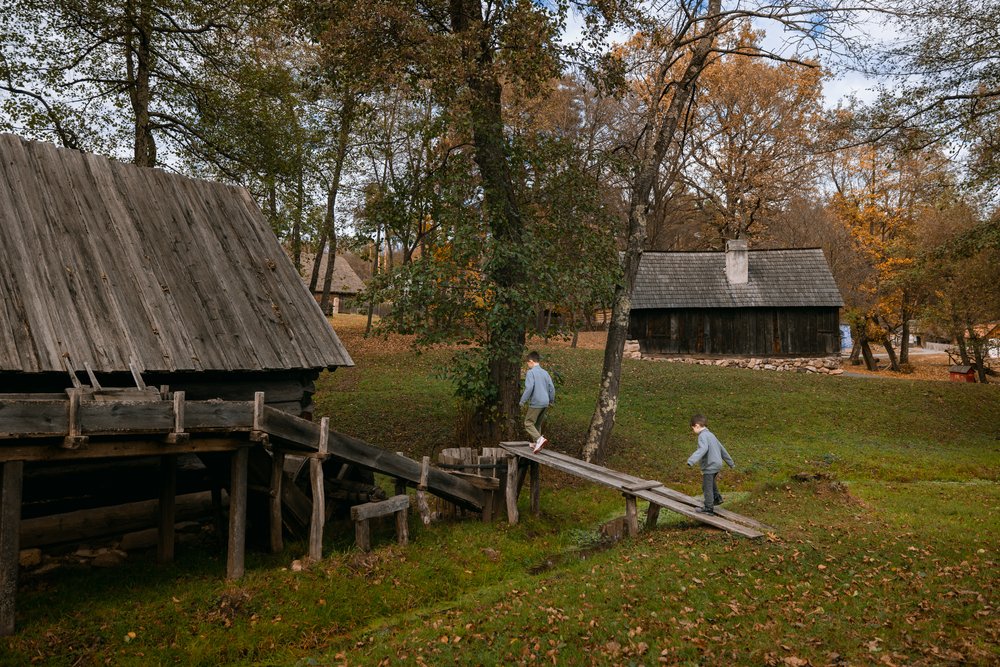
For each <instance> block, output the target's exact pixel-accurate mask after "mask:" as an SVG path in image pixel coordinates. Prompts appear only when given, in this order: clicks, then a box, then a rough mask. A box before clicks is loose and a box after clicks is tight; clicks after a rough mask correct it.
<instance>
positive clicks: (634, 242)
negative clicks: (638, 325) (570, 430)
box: [583, 0, 722, 461]
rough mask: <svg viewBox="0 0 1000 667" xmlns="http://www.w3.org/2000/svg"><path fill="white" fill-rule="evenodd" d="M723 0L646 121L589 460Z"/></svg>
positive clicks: (666, 70) (597, 450)
mask: <svg viewBox="0 0 1000 667" xmlns="http://www.w3.org/2000/svg"><path fill="white" fill-rule="evenodd" d="M721 4H722V3H721V0H709V2H708V4H707V6H706V7H705V12H704V17H706V18H705V21H704V29H703V30H702V32H701V33H700V35H699V36H697V37H696V38H694V41H693V42H691V44H690V46H689V47H688V48H690V49H691V59H690V60H689V61H688V64H687V66H686V67H685V69H684V74H683V76H682V77H681V79H680V80H679V81H669V82H668V78H669V74H670V68H671V63H670V62H669V61H670V60H672V59H671V58H668V59H666V61H665V62H664V63H661V65H660V70H659V73H658V82H659V84H660V86H661V87H662V88H663V89H664V91H665V93H666V92H669V88H670V87H673V97H671V98H670V104H669V106H668V107H667V109H666V111H665V112H662V111H661V110H660V109H657V108H655V107H654V108H651V109H650V111H649V113H648V115H647V120H646V126H645V129H646V132H645V136H655V137H656V140H655V143H654V144H653V146H652V153H651V154H650V153H648V152H647V153H646V154H644V155H643V156H642V157H641V159H640V161H639V165H638V167H637V169H636V173H635V177H634V178H633V180H632V184H631V188H630V190H631V202H630V205H629V215H628V241H627V246H626V250H625V261H624V265H623V274H624V275H623V276H622V280H621V281H620V282H619V284H618V285H616V286H615V295H614V299H613V301H612V307H611V323H610V324H609V326H608V341H607V345H606V346H605V348H604V367H603V369H602V370H601V381H600V386H599V389H598V396H597V405H596V406H595V408H594V414H593V416H592V417H591V420H590V428H589V429H588V431H587V441H586V443H585V444H584V446H583V457H584V459H586V460H587V461H591V460H594V459H601V458H603V456H604V452H606V451H607V447H608V443H609V442H610V440H611V430H612V429H613V428H614V424H615V417H616V415H617V412H618V391H619V387H620V381H621V367H622V357H623V356H624V351H625V339H626V337H627V335H628V322H629V315H630V313H631V311H632V291H633V289H634V287H635V278H636V275H637V274H638V272H639V262H640V261H641V260H642V252H643V250H644V249H645V245H646V221H647V216H648V214H649V210H650V206H651V205H652V199H651V194H652V191H653V185H654V183H656V179H657V177H658V176H659V174H660V168H661V166H662V165H663V163H664V158H666V156H667V152H668V150H671V151H672V152H673V155H672V160H671V163H670V164H669V165H668V166H669V169H668V174H667V176H665V177H664V179H663V181H662V182H661V185H662V186H664V190H668V189H669V185H670V183H671V181H672V180H673V179H675V178H676V174H677V171H678V164H677V163H678V162H679V160H680V147H679V143H680V142H679V141H678V136H677V135H678V133H679V132H683V130H682V120H683V118H684V115H685V113H686V112H687V108H688V105H689V103H690V102H691V101H692V99H693V97H694V94H695V84H696V83H697V81H698V77H699V76H700V75H701V71H702V69H703V68H704V67H705V62H706V60H707V58H708V55H709V52H710V51H711V48H712V45H713V43H714V41H715V36H716V33H717V31H718V29H719V11H720V9H721ZM686 37H687V36H686V35H678V37H677V38H676V41H675V44H677V48H678V49H679V48H683V47H682V46H681V45H682V44H683V43H684V40H685V39H686Z"/></svg>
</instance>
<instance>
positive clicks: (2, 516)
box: [0, 461, 24, 637]
mask: <svg viewBox="0 0 1000 667" xmlns="http://www.w3.org/2000/svg"><path fill="white" fill-rule="evenodd" d="M23 483H24V462H23V461H7V462H6V463H0V637H3V636H6V635H12V634H14V616H15V614H16V611H17V604H16V600H17V569H18V566H19V556H20V541H19V540H20V536H21V489H22V485H23Z"/></svg>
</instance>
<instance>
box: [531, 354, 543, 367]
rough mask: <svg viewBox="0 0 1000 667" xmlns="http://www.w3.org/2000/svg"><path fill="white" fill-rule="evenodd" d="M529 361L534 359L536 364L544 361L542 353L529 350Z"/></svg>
mask: <svg viewBox="0 0 1000 667" xmlns="http://www.w3.org/2000/svg"><path fill="white" fill-rule="evenodd" d="M528 361H534V362H535V363H536V364H537V363H540V362H541V361H542V355H540V354H538V352H529V353H528Z"/></svg>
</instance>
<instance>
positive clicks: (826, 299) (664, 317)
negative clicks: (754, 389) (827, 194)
mask: <svg viewBox="0 0 1000 667" xmlns="http://www.w3.org/2000/svg"><path fill="white" fill-rule="evenodd" d="M842 306H843V299H841V296H840V291H839V290H838V289H837V285H836V283H835V282H834V279H833V275H832V274H831V273H830V267H829V265H828V264H827V262H826V259H825V257H824V256H823V251H822V250H819V249H818V248H810V249H789V250H754V251H749V250H747V246H746V242H745V241H729V242H727V244H726V252H724V253H723V252H646V253H643V256H642V262H641V263H640V265H639V274H638V276H637V278H636V285H635V290H634V292H633V296H632V312H631V316H630V320H629V338H631V339H634V340H637V341H638V342H639V348H640V351H641V352H642V353H643V354H663V355H686V356H690V355H710V356H740V357H757V356H766V357H775V356H788V357H809V356H827V355H833V354H837V353H838V352H839V351H840V343H841V338H840V327H839V324H840V315H839V313H840V308H841V307H842Z"/></svg>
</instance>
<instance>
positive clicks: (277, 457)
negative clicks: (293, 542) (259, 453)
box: [269, 451, 285, 554]
mask: <svg viewBox="0 0 1000 667" xmlns="http://www.w3.org/2000/svg"><path fill="white" fill-rule="evenodd" d="M284 478H285V453H284V452H281V451H272V452H271V489H270V497H269V504H270V510H271V511H270V526H269V527H270V537H271V553H273V554H276V553H280V552H281V551H282V550H283V549H284V546H285V545H284V542H283V539H282V538H283V537H284V536H283V535H282V526H283V525H284V524H283V523H282V516H281V506H282V502H281V484H282V480H283V479H284Z"/></svg>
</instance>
